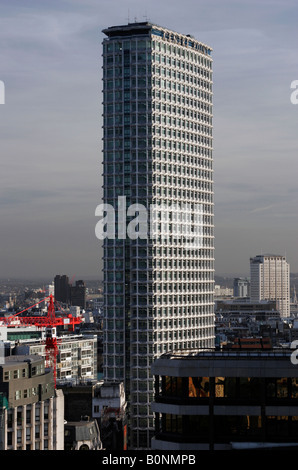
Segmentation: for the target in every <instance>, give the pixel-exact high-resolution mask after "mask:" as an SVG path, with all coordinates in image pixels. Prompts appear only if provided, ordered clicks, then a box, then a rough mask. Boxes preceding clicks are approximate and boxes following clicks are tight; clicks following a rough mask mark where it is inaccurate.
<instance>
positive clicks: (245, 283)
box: [233, 277, 250, 297]
mask: <svg viewBox="0 0 298 470" xmlns="http://www.w3.org/2000/svg"><path fill="white" fill-rule="evenodd" d="M249 286H250V282H249V280H248V279H246V278H242V277H236V278H234V283H233V290H234V297H249Z"/></svg>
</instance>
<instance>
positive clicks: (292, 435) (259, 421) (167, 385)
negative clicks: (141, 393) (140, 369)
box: [155, 376, 298, 445]
mask: <svg viewBox="0 0 298 470" xmlns="http://www.w3.org/2000/svg"><path fill="white" fill-rule="evenodd" d="M297 386H298V379H297V378H296V377H295V378H294V377H271V378H270V377H171V376H162V377H156V396H155V402H156V403H163V404H165V405H169V404H171V405H173V404H175V405H177V406H179V405H181V406H183V414H182V413H181V414H180V415H178V414H177V415H176V414H171V413H167V412H166V409H165V412H160V413H157V419H156V434H155V435H156V437H157V438H158V439H159V440H167V441H172V442H178V443H179V442H185V443H187V442H189V443H197V442H200V443H208V445H209V444H210V442H211V443H213V445H214V444H216V443H217V444H218V443H230V442H233V441H235V442H241V441H242V442H244V441H255V442H280V443H282V442H295V441H296V439H297V425H298V416H297V415H296V414H297V407H296V401H297ZM185 405H192V406H191V411H190V412H189V413H187V411H186V409H187V408H186V406H185ZM201 405H202V406H203V407H201ZM222 405H223V406H224V408H223V407H222ZM249 411H250V412H249ZM274 412H275V413H276V414H274Z"/></svg>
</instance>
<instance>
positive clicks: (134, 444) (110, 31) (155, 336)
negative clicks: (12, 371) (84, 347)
mask: <svg viewBox="0 0 298 470" xmlns="http://www.w3.org/2000/svg"><path fill="white" fill-rule="evenodd" d="M103 32H104V34H105V35H106V38H105V39H104V41H103V94H104V101H103V106H104V139H103V142H104V145H103V147H104V203H105V204H106V205H107V206H106V210H107V212H108V211H109V210H110V208H111V207H112V208H113V209H114V213H109V214H108V215H107V216H106V219H105V222H106V228H107V232H106V234H105V238H104V237H102V238H104V291H105V292H104V299H105V302H104V330H105V333H104V373H105V378H106V379H107V380H121V381H124V383H125V391H126V397H127V401H128V406H129V415H130V425H129V429H130V436H129V445H130V448H148V447H149V446H150V441H151V436H152V435H153V431H154V423H153V413H152V411H151V408H150V403H151V402H152V400H153V390H154V386H153V385H154V384H153V376H152V374H151V364H152V362H153V360H154V359H156V358H157V357H158V356H160V355H161V354H163V353H165V352H169V351H175V350H176V349H184V348H188V349H189V348H199V349H202V348H212V347H213V346H214V243H213V239H214V235H213V224H214V222H213V168H212V165H213V157H212V50H211V48H210V47H208V46H206V45H205V44H203V43H201V42H199V41H197V40H196V39H195V38H193V37H192V36H189V35H184V34H180V33H176V32H173V31H170V30H168V29H166V28H163V27H160V26H157V25H153V24H151V23H148V22H144V23H131V24H128V25H124V26H113V27H110V28H107V29H105V30H104V31H103ZM136 204H138V205H136ZM111 212H113V211H111ZM113 221H115V226H116V230H115V231H114V230H113V227H112V223H113ZM120 222H121V223H120ZM109 223H110V225H109Z"/></svg>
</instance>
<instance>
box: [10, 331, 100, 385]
mask: <svg viewBox="0 0 298 470" xmlns="http://www.w3.org/2000/svg"><path fill="white" fill-rule="evenodd" d="M58 349H59V352H58V355H57V363H56V370H57V383H59V382H65V381H74V382H76V381H80V380H82V381H83V380H92V379H97V373H98V371H97V336H96V335H86V336H85V335H81V334H78V335H76V334H71V335H62V336H59V337H58ZM12 352H13V354H20V355H24V354H38V355H40V356H43V357H46V345H45V342H44V340H35V341H34V340H28V341H20V342H19V344H18V345H17V346H15V347H14V348H13V349H12Z"/></svg>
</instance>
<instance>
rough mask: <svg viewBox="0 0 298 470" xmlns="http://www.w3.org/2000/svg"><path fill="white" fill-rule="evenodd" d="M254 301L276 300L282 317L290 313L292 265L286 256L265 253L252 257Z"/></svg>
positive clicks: (252, 297)
mask: <svg viewBox="0 0 298 470" xmlns="http://www.w3.org/2000/svg"><path fill="white" fill-rule="evenodd" d="M250 277H251V280H250V297H251V301H252V302H258V301H260V300H276V304H277V309H278V310H279V312H280V314H281V316H282V317H288V316H289V315H290V266H289V264H288V263H287V260H286V258H285V256H279V255H273V254H265V255H258V256H255V257H254V258H250Z"/></svg>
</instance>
